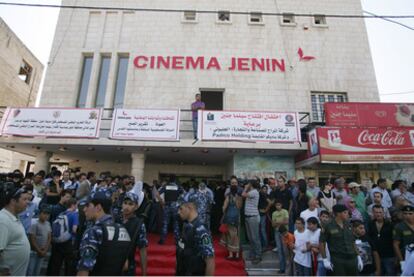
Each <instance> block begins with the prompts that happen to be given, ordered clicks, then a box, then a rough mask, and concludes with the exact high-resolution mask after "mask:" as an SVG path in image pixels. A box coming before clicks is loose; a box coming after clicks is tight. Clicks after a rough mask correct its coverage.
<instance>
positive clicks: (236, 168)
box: [0, 0, 379, 181]
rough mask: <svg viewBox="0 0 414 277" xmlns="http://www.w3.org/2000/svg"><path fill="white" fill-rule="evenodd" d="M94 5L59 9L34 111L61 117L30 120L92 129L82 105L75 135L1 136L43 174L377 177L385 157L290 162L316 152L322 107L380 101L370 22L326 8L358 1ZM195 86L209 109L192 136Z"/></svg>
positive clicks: (355, 9) (350, 9)
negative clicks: (311, 147) (310, 141)
mask: <svg viewBox="0 0 414 277" xmlns="http://www.w3.org/2000/svg"><path fill="white" fill-rule="evenodd" d="M62 4H63V5H81V4H80V2H79V1H69V0H63V1H62ZM83 4H85V1H83V2H82V5H83ZM87 6H96V7H100V8H96V9H61V11H60V15H59V20H58V25H57V28H56V33H55V38H54V42H53V48H52V51H51V53H50V59H49V65H48V69H47V75H46V80H45V84H44V88H43V92H42V95H41V100H40V106H39V107H40V108H45V111H48V110H49V111H51V115H52V119H51V120H46V119H45V117H47V116H48V115H46V112H45V113H41V112H39V113H36V112H34V113H33V111H31V112H32V113H33V115H30V113H28V114H26V116H28V117H30V118H33V119H34V120H35V121H36V118H37V117H39V118H38V119H39V120H38V121H37V123H39V122H40V121H41V122H43V123H45V122H46V123H47V122H49V123H51V124H52V125H54V126H55V127H56V126H57V125H58V124H63V125H64V124H65V122H66V123H67V124H69V123H70V121H71V120H70V119H71V118H73V119H74V120H73V122H72V123H71V124H83V123H85V122H86V121H85V122H84V121H82V118H83V116H84V115H85V114H86V115H85V116H86V118H87V119H88V120H89V119H91V120H92V119H93V120H95V119H97V120H98V121H99V122H95V123H91V124H92V125H94V124H95V125H94V127H91V128H90V131H91V132H89V133H88V132H84V131H85V130H86V129H87V127H79V126H78V127H77V128H78V129H76V128H73V129H72V130H82V131H79V133H78V134H76V133H75V134H74V133H71V134H69V135H67V136H65V135H62V134H64V133H65V132H62V133H60V135H58V136H55V135H56V133H55V134H54V133H53V132H49V133H48V132H43V133H42V132H40V133H39V132H38V133H36V134H37V135H33V134H32V133H30V132H29V134H30V135H27V134H28V133H26V135H25V134H19V136H16V133H13V132H12V131H10V132H3V135H2V137H1V140H0V142H1V145H2V147H4V148H9V147H14V150H15V151H19V152H21V153H24V154H28V155H31V156H33V157H35V163H34V165H33V166H34V170H36V171H37V170H39V169H46V168H47V167H48V166H49V165H50V164H59V165H61V166H66V167H70V168H81V170H82V171H89V170H94V171H97V172H101V171H107V170H110V171H111V172H112V173H115V174H121V173H132V174H133V175H135V176H136V177H137V178H138V179H143V180H145V181H152V180H153V179H158V178H162V177H163V176H165V175H166V174H170V173H175V174H176V175H177V176H178V177H179V178H180V180H185V179H187V178H190V177H194V178H199V179H201V178H203V179H207V180H224V179H226V178H228V177H229V176H230V175H232V174H236V175H238V176H240V177H252V176H260V177H265V176H270V175H275V174H276V175H277V174H285V175H287V177H288V178H291V177H295V176H297V177H303V176H317V177H318V178H325V177H326V176H328V175H329V174H331V173H335V174H338V175H340V174H348V175H349V176H350V177H351V176H354V177H355V178H358V179H360V178H363V177H364V176H365V175H367V176H369V174H371V175H373V174H377V173H375V172H377V171H378V170H377V168H376V165H359V164H355V165H346V166H341V167H338V166H337V165H324V164H321V163H316V164H312V165H308V164H303V165H298V164H297V159H295V157H297V156H298V155H301V154H303V153H306V152H307V149H308V146H307V142H306V138H307V137H306V133H307V131H308V130H309V129H311V127H312V126H316V125H319V124H321V122H322V121H323V104H324V103H325V102H378V101H379V95H378V89H377V84H376V79H375V73H374V68H373V63H372V58H371V53H370V48H369V43H368V38H367V31H366V28H365V23H364V20H363V19H361V18H352V19H349V18H337V17H330V16H329V15H335V14H350V15H362V8H361V3H360V0H348V1H330V0H321V1H317V2H315V1H299V0H289V1H287V0H283V1H273V0H263V1H240V0H229V1H207V0H203V1H176V0H169V1H161V0H151V1H147V0H143V1H107V0H99V1H97V0H91V1H87ZM102 7H105V9H103V8H102ZM149 9H151V10H149ZM157 9H162V10H164V11H160V10H157ZM166 10H172V11H169V12H168V11H166ZM240 12H242V13H240ZM304 14H306V15H308V16H301V15H304ZM196 93H200V94H201V97H202V101H203V102H205V106H206V109H205V111H203V112H202V113H200V119H199V120H200V121H199V128H200V130H199V132H198V139H197V140H195V139H194V137H193V125H192V114H191V110H190V105H191V103H192V102H194V96H195V94H196ZM13 112H14V113H13ZM20 112H21V113H20ZM19 113H20V114H24V111H20V110H19V111H18V112H17V114H19ZM9 115H10V116H11V117H13V116H16V110H14V111H11V112H9ZM43 116H45V117H43ZM77 116H79V120H78V121H76V120H75V119H76V118H77ZM40 118H41V120H40ZM59 118H64V120H60V119H59ZM75 121H76V122H75ZM88 124H89V123H88ZM151 124H153V125H151ZM92 125H91V126H92ZM213 125H214V126H213ZM16 126H17V125H15V126H14V127H16ZM33 126H34V125H33ZM33 126H32V127H33ZM38 126H40V125H38ZM212 126H213V127H212ZM3 127H4V126H3ZM20 127H21V125H20ZM26 127H27V126H26ZM43 127H44V128H46V127H45V126H43ZM43 127H42V128H43ZM33 128H34V129H36V127H35V126H34V127H33ZM47 128H49V127H47ZM47 128H46V129H47ZM51 128H52V129H53V128H54V127H53V126H52V127H51ZM59 128H63V129H65V128H66V129H65V130H67V127H59ZM94 128H95V129H94ZM46 129H44V130H46ZM115 129H116V130H115ZM59 132H60V131H59ZM59 132H57V133H59ZM151 132H152V133H151ZM163 132H164V133H163ZM166 132H167V133H168V134H167V133H166ZM17 133H18V132H17ZM13 134H14V135H13ZM39 134H43V135H39ZM374 171H375V172H374ZM364 174H365V175H364ZM378 174H379V173H378ZM373 176H374V175H373Z"/></svg>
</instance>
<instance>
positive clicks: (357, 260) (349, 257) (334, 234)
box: [319, 204, 364, 276]
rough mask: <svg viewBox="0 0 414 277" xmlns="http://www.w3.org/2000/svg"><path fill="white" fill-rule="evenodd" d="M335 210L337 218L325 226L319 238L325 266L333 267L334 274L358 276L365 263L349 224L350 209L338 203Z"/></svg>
mask: <svg viewBox="0 0 414 277" xmlns="http://www.w3.org/2000/svg"><path fill="white" fill-rule="evenodd" d="M333 212H334V215H335V218H334V219H333V220H332V221H331V222H330V223H328V224H327V225H326V226H325V228H324V229H323V231H322V232H321V236H320V238H319V241H320V246H319V251H320V252H321V255H322V258H323V264H324V267H325V268H326V269H328V270H332V269H333V275H336V276H356V275H357V273H358V271H361V270H362V269H363V267H364V264H363V262H362V259H361V257H360V256H359V255H358V254H359V253H358V249H357V248H356V245H355V238H354V236H353V233H352V230H351V227H350V225H349V224H348V219H349V212H348V209H347V208H346V207H345V206H344V205H342V204H337V205H335V206H333ZM326 244H328V249H329V252H330V254H331V261H329V260H328V259H327V257H326V251H325V249H326V248H325V247H326Z"/></svg>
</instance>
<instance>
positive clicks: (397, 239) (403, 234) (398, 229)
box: [393, 205, 414, 271]
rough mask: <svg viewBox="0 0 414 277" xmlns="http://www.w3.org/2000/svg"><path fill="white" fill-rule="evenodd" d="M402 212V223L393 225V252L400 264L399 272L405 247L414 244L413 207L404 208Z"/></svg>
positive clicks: (403, 259) (402, 263) (403, 258)
mask: <svg viewBox="0 0 414 277" xmlns="http://www.w3.org/2000/svg"><path fill="white" fill-rule="evenodd" d="M402 212H403V221H402V222H400V223H398V224H397V225H395V227H394V231H393V246H394V252H395V255H396V256H397V260H398V261H399V262H400V264H401V271H402V270H403V269H402V268H403V265H404V261H405V250H406V247H407V246H408V245H410V244H412V243H414V207H413V206H411V205H407V206H404V207H403V208H402Z"/></svg>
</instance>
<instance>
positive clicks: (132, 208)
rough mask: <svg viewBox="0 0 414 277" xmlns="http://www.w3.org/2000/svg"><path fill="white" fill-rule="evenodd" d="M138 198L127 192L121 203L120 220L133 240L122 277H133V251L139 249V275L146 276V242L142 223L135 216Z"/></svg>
mask: <svg viewBox="0 0 414 277" xmlns="http://www.w3.org/2000/svg"><path fill="white" fill-rule="evenodd" d="M138 203H139V197H138V195H137V194H135V193H133V192H127V193H126V194H125V197H124V202H123V203H122V218H123V224H124V226H125V228H126V229H127V230H128V234H129V236H130V237H131V241H132V240H134V244H133V245H132V247H131V252H130V255H129V257H128V269H127V270H126V271H125V272H124V276H135V250H136V247H138V248H139V253H140V258H141V259H140V261H141V275H142V276H146V275H147V246H148V240H147V237H146V236H147V235H146V230H145V225H144V221H143V220H142V219H140V218H138V217H137V216H136V211H137V210H138V208H139V204H138Z"/></svg>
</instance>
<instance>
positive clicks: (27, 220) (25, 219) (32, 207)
mask: <svg viewBox="0 0 414 277" xmlns="http://www.w3.org/2000/svg"><path fill="white" fill-rule="evenodd" d="M36 211H37V205H36V204H35V203H33V202H29V203H28V204H27V208H26V210H24V212H21V213H20V214H19V219H20V221H21V222H22V224H23V227H24V230H25V231H26V234H28V233H29V229H30V226H31V225H32V218H33V216H34V215H35V213H36Z"/></svg>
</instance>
